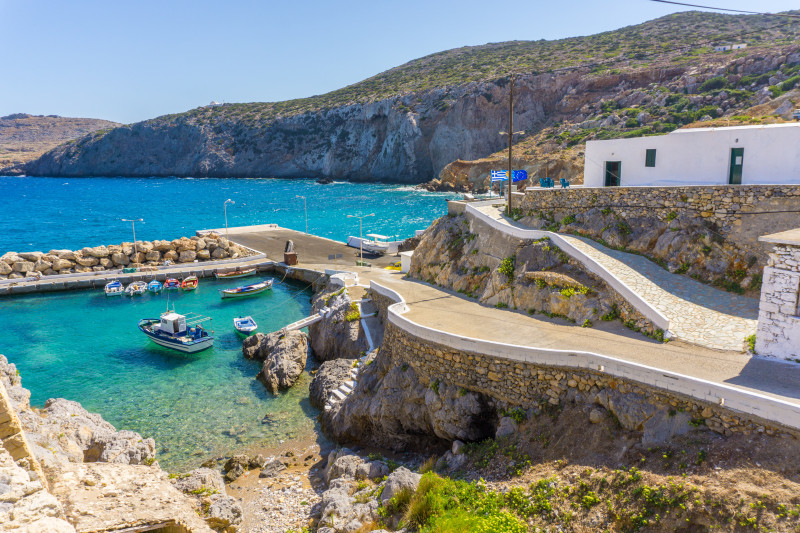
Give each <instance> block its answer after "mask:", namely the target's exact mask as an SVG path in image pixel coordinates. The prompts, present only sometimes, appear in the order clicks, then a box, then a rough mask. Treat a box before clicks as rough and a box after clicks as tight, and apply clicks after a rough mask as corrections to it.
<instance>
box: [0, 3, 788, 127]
mask: <svg viewBox="0 0 800 533" xmlns="http://www.w3.org/2000/svg"><path fill="white" fill-rule="evenodd" d="M700 3H711V4H712V5H723V6H725V7H732V8H738V9H755V10H761V11H772V12H776V11H783V10H788V9H793V8H796V7H797V4H796V3H792V2H788V1H784V0H774V1H773V0H767V1H762V2H754V1H750V2H746V1H741V0H726V1H725V2H721V1H719V0H708V2H700ZM682 10H684V8H681V7H679V6H668V5H664V4H656V3H653V2H649V1H647V0H620V1H614V2H598V1H596V0H594V1H587V0H578V1H571V2H564V1H560V2H547V3H545V2H541V1H536V0H509V1H505V2H503V1H491V0H458V1H455V0H446V1H439V0H425V1H418V0H405V1H387V0H368V1H350V0H339V1H331V0H327V1H324V2H323V1H317V0H305V1H297V0H295V1H287V0H281V1H272V0H263V1H237V0H230V1H227V2H205V1H202V0H192V1H186V0H159V1H151V0H136V1H133V0H127V1H120V0H102V1H99V0H69V1H65V0H0V73H2V76H0V116H2V115H7V114H10V113H18V112H25V113H32V114H56V115H62V116H74V117H93V118H104V119H108V120H115V121H118V122H125V123H129V122H135V121H138V120H144V119H147V118H152V117H155V116H158V115H163V114H167V113H177V112H181V111H185V110H187V109H191V108H193V107H197V106H199V105H205V104H207V103H208V102H210V101H211V100H218V101H223V102H254V101H262V102H263V101H278V100H288V99H292V98H300V97H305V96H312V95H315V94H322V93H325V92H328V91H331V90H334V89H337V88H340V87H343V86H345V85H349V84H352V83H355V82H357V81H360V80H363V79H365V78H368V77H370V76H372V75H374V74H377V73H379V72H382V71H384V70H387V69H390V68H392V67H395V66H397V65H400V64H402V63H405V62H407V61H410V60H412V59H415V58H418V57H421V56H424V55H427V54H431V53H433V52H439V51H442V50H447V49H450V48H457V47H460V46H465V45H479V44H485V43H489V42H499V41H509V40H517V39H519V40H535V39H558V38H562V37H571V36H577V35H588V34H593V33H598V32H601V31H606V30H612V29H616V28H619V27H622V26H627V25H631V24H638V23H640V22H643V21H646V20H650V19H653V18H657V17H660V16H662V15H665V14H667V13H671V12H675V11H682ZM506 14H509V15H510V16H506Z"/></svg>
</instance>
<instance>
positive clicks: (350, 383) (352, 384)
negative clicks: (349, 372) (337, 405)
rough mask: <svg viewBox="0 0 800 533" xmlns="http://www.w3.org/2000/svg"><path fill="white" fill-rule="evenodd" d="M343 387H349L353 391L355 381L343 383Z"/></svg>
mask: <svg viewBox="0 0 800 533" xmlns="http://www.w3.org/2000/svg"><path fill="white" fill-rule="evenodd" d="M344 385H347V386H348V387H350V390H353V389H355V388H356V382H355V380H352V379H351V380H350V381H345V382H344Z"/></svg>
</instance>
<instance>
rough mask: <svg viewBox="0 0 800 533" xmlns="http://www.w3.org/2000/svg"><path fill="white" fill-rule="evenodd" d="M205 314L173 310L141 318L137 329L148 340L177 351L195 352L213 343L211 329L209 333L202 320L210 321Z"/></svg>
mask: <svg viewBox="0 0 800 533" xmlns="http://www.w3.org/2000/svg"><path fill="white" fill-rule="evenodd" d="M210 320H211V318H210V317H207V316H200V315H195V314H192V313H189V314H188V315H181V314H178V313H176V312H175V311H167V312H165V313H162V314H161V318H143V319H142V320H140V321H139V330H140V331H141V332H142V333H144V334H145V335H147V336H148V337H150V340H151V341H153V342H155V343H156V344H158V345H159V346H164V347H165V348H171V349H173V350H177V351H179V352H184V353H195V352H199V351H201V350H205V349H206V348H210V347H211V346H213V344H214V337H213V333H214V331H213V330H212V331H211V333H209V332H208V331H207V330H206V329H205V328H204V327H203V322H205V321H210Z"/></svg>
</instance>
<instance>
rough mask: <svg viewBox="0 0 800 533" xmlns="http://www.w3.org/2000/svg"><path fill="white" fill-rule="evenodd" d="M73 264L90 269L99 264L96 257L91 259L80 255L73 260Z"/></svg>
mask: <svg viewBox="0 0 800 533" xmlns="http://www.w3.org/2000/svg"><path fill="white" fill-rule="evenodd" d="M75 262H76V263H78V264H79V265H80V266H83V267H91V266H95V265H97V264H99V263H100V260H99V259H98V258H96V257H92V256H91V255H90V256H88V257H86V256H83V255H81V256H79V257H78V258H76V259H75Z"/></svg>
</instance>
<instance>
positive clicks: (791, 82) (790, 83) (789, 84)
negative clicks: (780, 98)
mask: <svg viewBox="0 0 800 533" xmlns="http://www.w3.org/2000/svg"><path fill="white" fill-rule="evenodd" d="M797 82H800V76H792V77H791V78H789V79H788V80H786V81H784V82H783V83H781V84H780V85H779V87H780V88H781V90H782V91H791V90H792V89H794V86H795V85H797Z"/></svg>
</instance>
